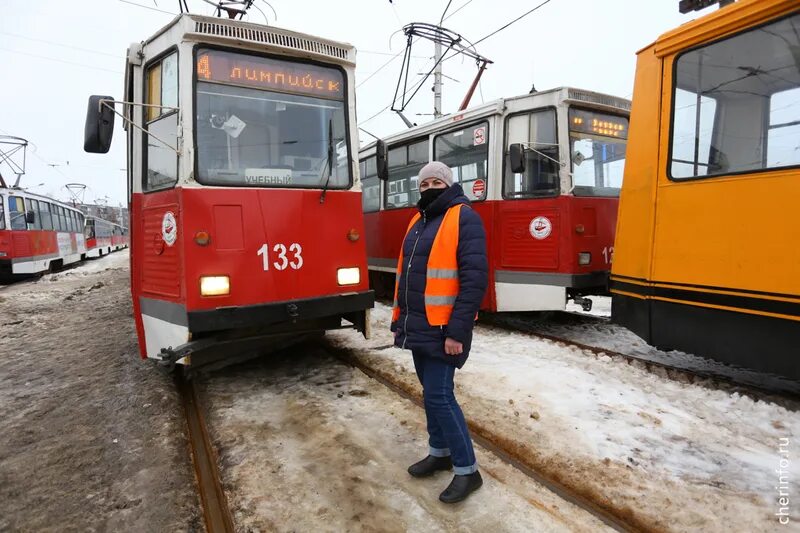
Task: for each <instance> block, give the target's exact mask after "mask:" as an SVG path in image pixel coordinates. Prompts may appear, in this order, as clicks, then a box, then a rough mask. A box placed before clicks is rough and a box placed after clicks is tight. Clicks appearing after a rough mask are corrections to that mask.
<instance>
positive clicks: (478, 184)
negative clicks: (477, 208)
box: [472, 180, 486, 198]
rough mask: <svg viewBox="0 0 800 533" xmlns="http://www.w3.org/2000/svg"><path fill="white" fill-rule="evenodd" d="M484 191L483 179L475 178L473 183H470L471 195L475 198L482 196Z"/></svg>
mask: <svg viewBox="0 0 800 533" xmlns="http://www.w3.org/2000/svg"><path fill="white" fill-rule="evenodd" d="M485 191H486V182H485V181H483V180H476V181H475V183H473V184H472V195H473V196H474V197H475V198H480V197H481V196H483V193H484V192H485Z"/></svg>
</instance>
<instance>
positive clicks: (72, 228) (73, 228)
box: [69, 211, 78, 233]
mask: <svg viewBox="0 0 800 533" xmlns="http://www.w3.org/2000/svg"><path fill="white" fill-rule="evenodd" d="M69 230H70V231H71V232H72V233H75V232H76V231H78V223H77V221H76V220H75V211H69Z"/></svg>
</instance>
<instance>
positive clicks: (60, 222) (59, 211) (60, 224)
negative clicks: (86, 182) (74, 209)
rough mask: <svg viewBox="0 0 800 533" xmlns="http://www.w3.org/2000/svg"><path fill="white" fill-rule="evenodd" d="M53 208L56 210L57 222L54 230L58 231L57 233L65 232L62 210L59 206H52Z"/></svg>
mask: <svg viewBox="0 0 800 533" xmlns="http://www.w3.org/2000/svg"><path fill="white" fill-rule="evenodd" d="M53 207H55V209H56V219H57V220H58V225H57V227H56V229H58V231H64V230H66V227H65V226H66V225H65V224H64V208H63V207H61V206H60V205H54V206H53Z"/></svg>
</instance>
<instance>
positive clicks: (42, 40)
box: [0, 31, 123, 59]
mask: <svg viewBox="0 0 800 533" xmlns="http://www.w3.org/2000/svg"><path fill="white" fill-rule="evenodd" d="M0 35H7V36H9V37H16V38H17V39H25V40H26V41H33V42H37V43H44V44H49V45H52V46H60V47H62V48H69V49H71V50H78V51H80V52H88V53H90V54H97V55H101V56H108V57H113V58H114V59H122V58H123V57H122V56H120V55H119V54H110V53H108V52H99V51H97V50H92V49H90V48H81V47H80V46H73V45H70V44H66V43H60V42H56V41H48V40H47V39H36V38H34V37H28V36H26V35H17V34H16V33H9V32H5V31H0Z"/></svg>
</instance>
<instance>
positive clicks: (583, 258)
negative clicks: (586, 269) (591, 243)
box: [578, 252, 592, 265]
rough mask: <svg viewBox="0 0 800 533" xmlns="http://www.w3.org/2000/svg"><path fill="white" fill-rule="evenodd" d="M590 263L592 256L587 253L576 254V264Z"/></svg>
mask: <svg viewBox="0 0 800 533" xmlns="http://www.w3.org/2000/svg"><path fill="white" fill-rule="evenodd" d="M591 262H592V254H590V253H589V252H578V264H579V265H588V264H589V263H591Z"/></svg>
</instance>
